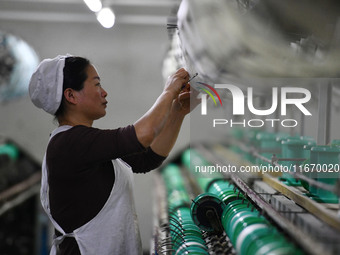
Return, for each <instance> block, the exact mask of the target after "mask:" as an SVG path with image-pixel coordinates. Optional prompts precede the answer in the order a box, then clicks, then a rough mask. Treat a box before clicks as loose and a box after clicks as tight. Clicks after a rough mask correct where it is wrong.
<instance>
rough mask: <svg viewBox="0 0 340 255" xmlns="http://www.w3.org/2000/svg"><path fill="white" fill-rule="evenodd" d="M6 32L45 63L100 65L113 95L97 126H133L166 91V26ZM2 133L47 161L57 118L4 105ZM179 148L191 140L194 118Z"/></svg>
mask: <svg viewBox="0 0 340 255" xmlns="http://www.w3.org/2000/svg"><path fill="white" fill-rule="evenodd" d="M0 30H3V31H7V32H10V33H13V34H14V35H17V36H19V37H21V38H22V39H24V40H25V41H26V42H28V43H29V44H30V45H31V46H32V47H33V48H34V49H35V50H36V51H37V53H38V55H39V56H40V58H41V59H43V58H48V57H54V56H56V55H58V54H65V53H70V54H74V55H80V56H85V57H88V58H89V59H90V60H91V61H92V62H93V64H94V65H95V66H96V67H97V69H98V71H99V75H100V76H101V79H102V84H103V87H104V88H105V89H106V91H107V92H108V97H107V99H108V101H109V104H108V108H107V115H106V116H105V118H103V119H101V120H98V121H97V122H95V123H94V126H96V127H99V128H116V127H119V126H125V125H128V124H132V123H133V122H134V121H136V120H137V119H138V118H139V117H140V116H141V115H142V114H143V113H145V112H146V111H147V110H148V108H149V107H150V106H151V105H152V103H153V102H154V101H155V99H156V98H157V96H158V95H159V94H160V93H161V91H162V87H163V78H162V77H161V66H162V60H163V56H164V54H165V50H166V48H167V43H168V37H167V30H166V25H164V26H142V25H119V24H118V25H117V26H116V27H114V28H113V29H110V30H107V29H104V28H102V27H101V26H100V25H99V24H97V23H93V24H78V23H71V24H69V23H46V22H44V23H35V22H18V21H17V22H15V21H8V22H5V21H1V23H0ZM0 120H1V121H0V134H1V133H2V134H5V135H6V136H8V137H10V138H12V139H15V141H16V142H18V143H19V144H20V145H22V146H23V147H24V148H25V149H27V150H28V151H29V153H31V154H32V155H33V156H34V157H35V158H36V159H38V160H40V161H41V160H42V157H43V154H44V151H45V148H46V144H47V141H48V136H49V133H50V131H52V130H53V129H54V128H55V127H56V126H55V125H54V124H53V117H52V116H49V115H48V114H46V113H45V112H43V111H42V110H39V109H37V108H35V107H34V106H33V104H32V103H31V101H30V99H29V97H28V96H26V97H23V98H21V99H18V100H16V101H13V102H9V103H7V104H2V105H0ZM184 126H185V130H183V131H182V132H181V134H180V137H179V139H178V143H177V145H176V147H175V150H178V149H181V148H182V147H185V146H186V145H187V143H188V141H189V135H188V134H189V130H188V129H189V128H188V120H186V121H185V125H184ZM152 179H153V177H152V174H146V175H135V182H136V197H135V199H136V206H137V212H138V215H139V222H140V228H141V233H142V241H143V247H144V249H146V250H148V249H149V246H150V245H149V242H150V237H151V233H152V199H151V196H152V192H153V180H152Z"/></svg>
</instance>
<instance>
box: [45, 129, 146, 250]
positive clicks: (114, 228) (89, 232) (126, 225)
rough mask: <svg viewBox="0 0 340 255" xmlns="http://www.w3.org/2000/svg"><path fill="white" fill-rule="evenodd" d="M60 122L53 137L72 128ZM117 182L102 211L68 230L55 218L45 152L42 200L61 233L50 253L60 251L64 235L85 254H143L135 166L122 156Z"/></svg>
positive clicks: (115, 163) (117, 165)
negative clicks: (135, 206) (50, 204)
mask: <svg viewBox="0 0 340 255" xmlns="http://www.w3.org/2000/svg"><path fill="white" fill-rule="evenodd" d="M70 128H71V126H61V127H58V128H57V129H55V130H54V131H53V132H52V134H51V137H50V140H51V138H52V137H53V136H54V135H56V134H58V133H59V132H63V131H66V130H68V129H70ZM112 163H113V166H114V171H115V183H114V186H113V188H112V191H111V194H110V196H109V198H108V200H107V201H106V203H105V205H104V207H103V208H102V209H101V210H100V212H99V213H98V214H97V215H96V216H95V217H94V218H93V219H92V220H90V221H89V222H87V223H86V224H85V225H83V226H81V227H79V228H77V229H75V230H74V231H73V232H72V233H65V231H64V230H63V229H62V228H61V227H60V226H59V224H58V223H57V222H56V221H55V220H54V219H53V218H52V215H51V212H50V206H49V195H48V189H49V186H48V181H47V165H46V154H45V157H44V160H43V164H42V180H41V191H40V198H41V203H42V206H43V208H44V210H45V211H46V213H47V215H48V217H49V218H50V220H51V221H52V223H53V226H54V227H55V228H56V229H57V230H58V231H59V232H60V233H61V234H62V235H61V236H59V237H55V238H54V240H53V244H52V248H51V252H50V255H56V254H57V248H58V245H59V244H60V243H61V242H62V241H63V239H64V238H65V237H74V238H75V239H76V241H77V243H78V246H79V250H80V253H81V254H82V255H97V254H100V255H106V254H107V255H113V254H114V255H120V254H122V255H135V254H136V255H140V254H142V246H141V240H140V234H139V229H138V223H137V215H136V212H135V208H134V199H133V173H132V169H131V168H130V167H129V166H128V165H127V164H126V163H125V162H124V161H123V160H121V159H115V160H112Z"/></svg>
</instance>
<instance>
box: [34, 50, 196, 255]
mask: <svg viewBox="0 0 340 255" xmlns="http://www.w3.org/2000/svg"><path fill="white" fill-rule="evenodd" d="M188 80H189V74H188V73H187V72H186V71H185V70H184V69H180V70H178V71H177V72H176V73H175V74H174V75H172V76H170V77H169V78H168V80H167V82H166V85H165V87H164V90H163V92H162V93H161V95H160V96H159V97H158V99H157V100H156V102H155V103H154V105H153V106H152V107H151V108H150V110H149V111H148V112H147V113H146V114H145V115H144V116H142V117H141V118H140V119H139V120H137V121H136V122H135V123H134V124H133V125H129V126H126V127H122V128H117V129H111V130H100V129H97V128H93V127H92V124H93V121H94V120H97V119H99V118H101V117H103V116H105V113H106V111H105V108H106V105H107V103H108V102H107V100H106V96H107V93H106V91H105V90H104V89H103V87H102V86H101V83H100V77H99V75H98V73H97V70H96V68H95V67H94V66H93V65H92V64H91V63H90V62H89V60H87V59H85V58H82V57H74V56H58V57H56V58H54V59H45V60H43V61H42V62H41V63H40V65H39V66H38V68H37V70H36V72H35V73H34V74H33V75H32V78H31V81H30V85H29V93H30V97H31V100H32V102H33V103H34V104H35V105H36V106H37V107H38V108H42V109H43V110H45V111H46V112H48V113H50V114H53V115H55V117H56V119H57V120H58V123H59V127H58V128H56V129H55V130H54V131H53V132H52V133H51V135H50V140H49V143H48V146H47V150H46V154H45V157H44V160H43V165H42V173H43V174H42V187H41V201H42V205H43V207H44V209H45V211H46V213H47V214H48V216H49V218H50V220H51V221H52V223H53V225H54V227H55V229H56V231H55V232H56V235H55V238H54V241H53V246H52V249H51V254H56V253H57V251H59V252H58V254H83V255H87V254H91V255H95V254H98V255H105V254H110V255H112V254H115V255H119V254H122V255H130V254H141V253H142V249H141V242H140V236H139V230H138V224H137V218H136V213H135V208H134V201H133V182H132V173H133V172H134V173H145V172H148V171H150V170H152V169H154V168H156V167H158V166H160V165H161V163H162V162H163V160H164V159H165V158H166V157H167V155H168V154H169V152H170V150H171V149H172V147H173V145H174V143H175V141H176V139H177V135H178V133H179V130H180V127H181V124H182V121H183V119H184V117H185V115H186V114H188V113H189V112H190V93H191V92H190V85H189V84H188Z"/></svg>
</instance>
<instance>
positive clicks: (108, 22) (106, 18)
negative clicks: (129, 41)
mask: <svg viewBox="0 0 340 255" xmlns="http://www.w3.org/2000/svg"><path fill="white" fill-rule="evenodd" d="M115 19H116V16H115V14H114V13H113V11H112V10H111V9H110V8H103V9H101V10H100V12H98V13H97V20H98V21H99V23H100V24H101V25H102V26H103V27H105V28H111V27H113V25H114V24H115Z"/></svg>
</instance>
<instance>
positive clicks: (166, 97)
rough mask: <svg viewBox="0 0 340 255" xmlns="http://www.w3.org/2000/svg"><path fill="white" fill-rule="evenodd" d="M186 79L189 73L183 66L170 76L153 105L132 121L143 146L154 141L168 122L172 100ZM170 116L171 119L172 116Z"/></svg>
mask: <svg viewBox="0 0 340 255" xmlns="http://www.w3.org/2000/svg"><path fill="white" fill-rule="evenodd" d="M188 80H189V74H188V72H187V71H186V70H184V69H183V68H182V69H179V70H178V71H177V72H176V73H175V74H173V75H172V76H170V77H169V78H168V80H167V83H166V85H165V88H164V90H163V93H162V94H161V95H160V96H159V97H158V98H157V100H156V102H155V103H154V105H153V106H152V107H151V108H150V110H149V111H148V112H147V113H146V114H144V115H143V117H141V118H140V119H139V120H137V121H136V122H135V123H134V127H135V130H136V135H137V138H138V141H139V142H140V143H141V144H142V145H143V146H144V147H145V148H147V147H149V146H150V145H151V144H152V143H153V142H154V140H155V139H156V137H157V136H158V135H159V134H160V133H161V132H162V130H163V128H164V126H165V124H166V123H167V124H170V123H169V120H168V119H169V116H170V115H172V114H171V111H172V108H173V101H174V100H175V99H177V98H178V96H179V94H180V92H181V90H182V87H183V86H185V85H186V84H187V83H188ZM183 117H184V116H183ZM171 118H172V119H173V118H174V116H172V117H171ZM182 120H183V119H182ZM177 126H178V124H177ZM179 127H180V125H179Z"/></svg>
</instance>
